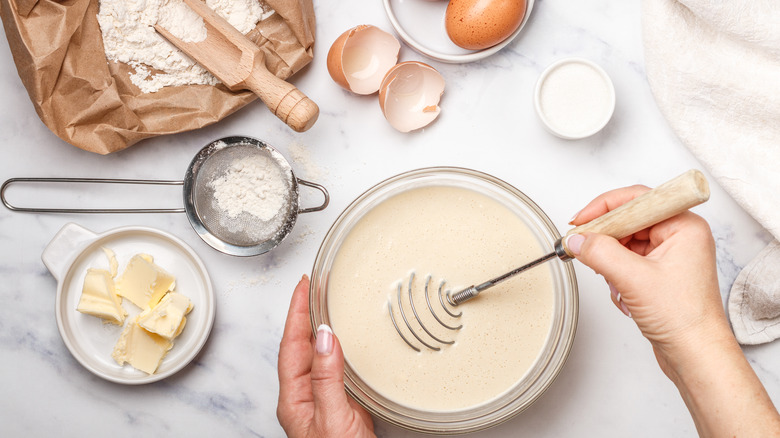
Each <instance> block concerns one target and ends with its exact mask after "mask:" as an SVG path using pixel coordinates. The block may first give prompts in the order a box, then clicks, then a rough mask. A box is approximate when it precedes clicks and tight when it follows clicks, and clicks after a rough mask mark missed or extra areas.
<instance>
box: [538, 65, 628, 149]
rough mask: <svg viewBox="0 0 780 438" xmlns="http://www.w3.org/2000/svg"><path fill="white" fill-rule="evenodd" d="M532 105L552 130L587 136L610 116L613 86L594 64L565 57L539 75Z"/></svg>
mask: <svg viewBox="0 0 780 438" xmlns="http://www.w3.org/2000/svg"><path fill="white" fill-rule="evenodd" d="M534 109H536V114H537V115H539V118H540V119H541V120H542V123H543V124H544V127H545V128H546V129H547V130H548V131H549V132H550V133H551V134H553V135H556V136H558V137H560V138H563V139H567V140H577V139H581V138H586V137H590V136H591V135H593V134H595V133H597V132H599V131H600V130H601V129H602V128H604V126H606V124H607V123H608V122H609V120H610V119H611V118H612V114H613V113H614V111H615V87H614V85H613V84H612V80H611V79H610V78H609V75H607V73H606V72H605V71H604V69H602V68H601V67H599V66H598V65H597V64H595V63H593V62H591V61H589V60H587V59H583V58H564V59H561V60H558V61H556V62H554V63H553V64H551V65H550V66H549V67H547V68H546V69H545V70H544V72H542V74H541V76H539V80H538V81H537V82H536V88H535V89H534Z"/></svg>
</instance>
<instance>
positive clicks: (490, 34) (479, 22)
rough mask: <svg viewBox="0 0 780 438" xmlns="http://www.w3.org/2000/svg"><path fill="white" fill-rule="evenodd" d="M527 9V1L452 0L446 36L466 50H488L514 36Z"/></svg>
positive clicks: (449, 6) (447, 15) (446, 21)
mask: <svg viewBox="0 0 780 438" xmlns="http://www.w3.org/2000/svg"><path fill="white" fill-rule="evenodd" d="M525 11H526V1H525V0H450V3H449V5H447V14H446V17H445V27H446V29H447V35H449V37H450V39H451V40H452V42H453V43H455V44H457V45H458V46H460V47H463V48H464V49H471V50H481V49H486V48H488V47H492V46H495V45H496V44H498V43H500V42H501V41H504V40H505V39H506V38H508V37H509V36H510V35H512V33H513V32H514V31H515V30H517V27H518V26H520V23H521V22H522V21H523V17H524V16H525Z"/></svg>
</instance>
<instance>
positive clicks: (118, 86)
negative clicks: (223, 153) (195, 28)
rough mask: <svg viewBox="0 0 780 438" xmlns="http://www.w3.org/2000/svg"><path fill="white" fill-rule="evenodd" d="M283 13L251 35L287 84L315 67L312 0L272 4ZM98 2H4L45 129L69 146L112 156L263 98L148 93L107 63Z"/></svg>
mask: <svg viewBox="0 0 780 438" xmlns="http://www.w3.org/2000/svg"><path fill="white" fill-rule="evenodd" d="M265 3H266V4H267V5H268V6H270V7H271V8H273V9H274V11H276V13H275V14H273V15H272V16H270V17H269V18H267V19H265V20H263V21H261V22H260V23H258V25H257V28H255V29H254V30H253V31H252V32H250V33H249V35H248V36H249V37H250V38H251V39H252V40H253V41H255V43H257V45H258V46H260V48H261V49H262V50H263V52H264V54H265V62H266V65H267V66H268V70H269V71H271V72H272V73H274V74H275V75H276V76H278V77H280V78H282V79H287V78H288V77H289V76H291V75H292V74H293V73H295V72H297V71H298V70H300V69H301V68H303V67H304V66H305V65H306V64H308V63H309V62H311V59H312V57H313V45H314V27H315V19H314V8H313V5H312V1H311V0H265ZM98 8H99V3H98V0H62V1H55V0H0V17H2V20H3V26H4V28H5V33H6V36H7V38H8V43H9V45H10V47H11V52H12V53H13V57H14V62H15V63H16V68H17V70H18V72H19V77H21V79H22V82H23V83H24V86H25V88H27V92H28V94H29V95H30V99H31V100H32V102H33V105H34V106H35V110H36V112H37V113H38V116H39V117H40V118H41V120H42V121H43V123H45V124H46V126H48V127H49V129H51V130H52V132H54V133H55V134H57V136H59V137H60V138H62V139H63V140H65V141H66V142H68V143H70V144H72V145H74V146H77V147H79V148H82V149H84V150H87V151H90V152H97V153H100V154H108V153H111V152H114V151H118V150H120V149H124V148H126V147H128V146H130V145H132V144H134V143H136V142H138V141H140V140H142V139H144V138H148V137H152V136H156V135H162V134H172V133H176V132H182V131H188V130H191V129H196V128H200V127H203V126H206V125H210V124H212V123H215V122H217V121H219V120H221V119H222V118H224V117H226V116H227V115H229V114H231V113H233V112H234V111H236V110H238V109H239V108H241V107H242V106H244V105H246V104H247V103H249V102H250V101H252V100H254V99H255V98H256V96H255V95H254V94H252V93H250V92H239V93H235V92H231V91H229V90H228V89H227V88H225V87H224V86H223V85H218V86H209V85H186V86H178V87H165V88H163V89H161V90H160V91H158V92H155V93H146V94H144V93H142V92H141V91H140V90H139V89H138V88H137V87H136V86H135V85H134V84H133V83H132V82H131V81H130V77H129V76H128V73H129V72H130V71H131V68H130V67H129V66H127V65H125V64H122V63H116V62H108V61H107V60H106V55H105V52H104V50H103V38H102V35H101V33H100V27H99V25H98V21H97V13H98Z"/></svg>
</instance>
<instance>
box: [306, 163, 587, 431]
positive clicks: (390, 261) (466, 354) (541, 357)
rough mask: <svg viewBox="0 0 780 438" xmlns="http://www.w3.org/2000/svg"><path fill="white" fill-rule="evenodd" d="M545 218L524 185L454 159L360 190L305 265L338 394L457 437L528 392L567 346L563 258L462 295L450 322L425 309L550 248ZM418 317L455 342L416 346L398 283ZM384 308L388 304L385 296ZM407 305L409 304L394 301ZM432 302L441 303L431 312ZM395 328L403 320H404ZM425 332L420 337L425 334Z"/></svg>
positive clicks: (572, 297)
mask: <svg viewBox="0 0 780 438" xmlns="http://www.w3.org/2000/svg"><path fill="white" fill-rule="evenodd" d="M558 237H560V235H559V234H558V232H557V230H556V229H555V227H554V226H553V225H552V223H551V222H550V220H549V219H548V218H547V217H546V216H545V215H544V213H543V212H542V211H541V209H539V208H538V206H536V204H534V203H533V202H532V201H531V200H530V199H528V198H527V197H526V196H525V195H524V194H522V193H521V192H519V191H518V190H517V189H515V188H514V187H512V186H510V185H508V184H506V183H505V182H503V181H501V180H498V179H496V178H494V177H491V176H490V175H486V174H483V173H480V172H476V171H472V170H468V169H460V168H430V169H420V170H416V171H411V172H407V173H405V174H401V175H398V176H396V177H393V178H390V179H389V180H386V181H384V182H382V183H380V184H378V185H377V186H375V187H373V188H371V189H369V190H368V191H367V192H366V193H364V194H363V195H361V196H360V197H359V198H358V199H357V200H355V202H353V203H352V204H351V205H350V206H349V207H347V209H346V210H345V211H344V212H343V213H342V214H341V215H340V216H339V218H338V219H337V220H336V222H335V223H334V225H333V227H331V229H330V231H329V232H328V234H327V236H326V237H325V239H324V242H323V244H322V247H321V248H320V251H319V253H318V255H317V260H316V261H315V266H314V271H313V273H312V282H311V290H310V307H311V311H312V324H313V327H317V326H318V325H319V324H321V323H326V324H329V325H330V326H331V327H332V328H333V330H334V333H335V334H336V335H337V336H338V338H339V341H340V343H341V345H342V348H343V350H344V356H345V359H346V361H345V385H346V388H347V391H348V392H349V393H350V394H351V395H352V396H353V398H355V399H356V400H357V401H358V402H359V403H360V404H361V405H363V406H364V407H366V408H367V409H368V410H369V412H371V413H372V414H374V415H376V416H379V417H380V418H383V419H384V420H386V421H389V422H391V423H394V424H397V425H400V426H402V427H406V428H408V429H411V430H416V431H423V432H429V433H446V434H451V433H462V432H472V431H476V430H481V429H484V428H486V427H490V426H493V425H496V424H499V423H501V422H503V421H506V420H507V419H509V418H511V417H512V416H514V415H516V414H517V413H519V412H521V411H522V410H523V409H525V408H527V407H528V406H529V405H530V404H531V403H533V401H535V400H536V399H537V398H538V397H539V396H540V395H541V394H542V393H543V392H544V390H545V389H546V388H547V387H548V386H549V385H550V384H551V383H552V380H553V379H554V378H555V376H557V374H558V372H559V371H560V369H561V368H562V366H563V363H564V362H565V359H566V357H567V355H568V352H569V349H570V348H571V345H572V342H573V337H574V332H575V329H576V319H577V290H576V279H575V277H574V270H573V268H572V267H571V264H569V263H564V262H561V261H559V260H554V261H551V262H549V263H547V264H545V265H542V266H538V267H536V268H534V269H532V270H529V271H526V272H524V273H523V274H521V275H519V276H516V277H514V278H512V279H510V280H507V281H506V282H503V283H501V284H499V285H497V286H495V287H493V288H490V289H489V290H486V291H484V292H483V294H482V295H480V296H479V297H478V298H476V299H474V300H471V301H469V302H468V303H464V304H462V305H460V306H458V307H456V308H452V307H451V309H452V310H454V311H455V312H458V311H462V312H463V316H462V317H460V318H452V317H449V316H446V314H444V313H443V312H441V311H440V312H439V316H440V317H442V319H444V322H445V323H447V324H449V325H458V324H462V325H463V328H462V329H460V330H458V331H451V330H448V329H445V328H444V327H442V326H441V325H439V324H437V323H435V322H433V321H434V320H433V317H432V316H431V315H430V312H428V310H427V308H426V306H425V304H424V303H425V298H424V295H423V288H424V283H425V277H426V276H427V275H428V274H432V276H433V281H432V282H431V286H432V288H433V292H432V293H431V298H432V299H433V300H437V299H438V297H436V289H437V287H438V284H439V282H440V280H441V279H446V280H447V283H446V285H447V286H446V289H448V290H452V291H458V290H460V289H462V288H464V287H467V286H470V285H472V284H475V283H480V282H482V281H485V280H488V279H490V278H493V277H495V276H497V275H499V274H502V273H504V272H506V271H509V270H511V269H513V268H515V267H517V266H520V265H522V264H525V263H526V262H529V261H531V260H533V259H536V258H538V257H539V256H540V255H543V254H546V253H549V252H551V251H552V247H551V245H552V243H553V242H554V241H555V240H556V239H557V238H558ZM412 272H414V273H415V274H416V276H415V281H414V283H413V290H414V291H415V293H414V300H415V303H417V304H416V307H417V309H425V311H424V312H419V313H420V316H421V317H422V319H423V322H424V323H425V324H426V326H427V327H428V328H429V329H431V330H432V331H433V332H434V333H433V334H434V335H436V336H437V337H439V338H441V339H444V340H454V341H455V342H454V344H452V345H443V344H439V343H436V342H432V343H433V344H435V345H438V346H440V347H441V349H440V351H433V350H431V349H429V348H426V347H424V346H422V345H420V344H419V343H417V342H415V340H414V338H412V337H411V336H410V337H409V339H411V340H412V342H413V343H414V344H416V345H417V346H418V347H420V351H419V352H418V351H415V350H414V349H412V348H411V347H410V346H408V345H407V344H406V343H405V342H404V341H403V340H402V339H401V337H400V336H399V334H398V332H396V329H395V328H394V326H393V323H392V322H391V319H390V315H389V306H391V307H393V308H394V312H395V314H396V316H397V315H398V311H397V291H398V285H399V283H401V282H402V284H403V287H402V290H403V293H404V301H406V298H405V296H406V293H407V292H406V290H407V286H408V284H407V282H408V279H409V277H410V274H411V273H412ZM391 303H392V304H391ZM403 306H405V307H406V309H407V313H409V309H408V303H404V304H403ZM439 310H441V307H439ZM402 328H403V329H404V330H406V327H402ZM427 339H428V340H430V338H427Z"/></svg>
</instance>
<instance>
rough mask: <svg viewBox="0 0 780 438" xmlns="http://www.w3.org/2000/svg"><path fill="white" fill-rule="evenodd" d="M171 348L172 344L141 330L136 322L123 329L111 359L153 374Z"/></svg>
mask: <svg viewBox="0 0 780 438" xmlns="http://www.w3.org/2000/svg"><path fill="white" fill-rule="evenodd" d="M171 347H173V342H171V341H170V340H168V339H165V338H163V337H162V336H159V335H156V334H154V333H149V332H147V331H146V330H144V329H142V328H141V327H140V326H139V325H138V324H137V320H136V321H133V322H131V323H129V324H127V326H126V327H125V329H124V330H123V331H122V335H121V336H120V337H119V341H117V343H116V345H115V346H114V352H113V353H111V357H113V358H114V360H115V361H116V363H118V364H119V365H124V364H126V363H129V364H130V365H132V366H133V368H135V369H138V370H141V371H143V372H145V373H147V374H154V372H155V371H157V367H159V366H160V363H161V362H162V360H163V358H164V357H165V355H166V354H167V353H168V351H169V350H170V349H171Z"/></svg>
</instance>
